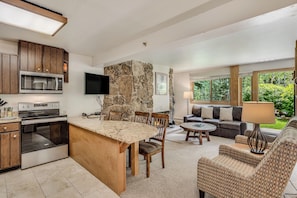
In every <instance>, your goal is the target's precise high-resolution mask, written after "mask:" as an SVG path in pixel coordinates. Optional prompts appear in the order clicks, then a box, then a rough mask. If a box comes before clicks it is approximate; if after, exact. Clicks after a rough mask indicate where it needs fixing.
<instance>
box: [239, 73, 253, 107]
mask: <svg viewBox="0 0 297 198" xmlns="http://www.w3.org/2000/svg"><path fill="white" fill-rule="evenodd" d="M251 87H252V77H251V76H243V77H242V87H241V97H242V101H251V100H252V89H251Z"/></svg>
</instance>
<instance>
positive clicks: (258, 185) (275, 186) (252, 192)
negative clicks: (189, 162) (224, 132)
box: [197, 126, 297, 198]
mask: <svg viewBox="0 0 297 198" xmlns="http://www.w3.org/2000/svg"><path fill="white" fill-rule="evenodd" d="M296 152H297V129H296V128H295V127H291V126H287V127H286V128H285V129H283V131H282V133H281V135H280V136H278V137H277V139H276V140H275V141H274V143H273V144H272V145H271V148H270V149H269V150H268V152H267V153H266V154H264V156H263V155H262V157H259V156H258V155H256V154H252V153H249V152H244V151H240V150H239V149H234V148H232V147H228V146H225V145H222V146H220V150H219V155H218V156H217V157H215V158H213V159H208V158H205V157H202V158H200V159H199V160H198V166H197V187H198V189H199V193H200V198H203V197H204V194H205V192H207V193H209V194H211V195H213V196H216V197H226V198H227V197H228V198H230V197H234V198H237V197H245V198H253V197H261V198H266V197H267V198H272V197H281V195H282V193H283V191H284V189H285V187H286V185H287V183H288V181H289V179H290V175H291V173H292V171H293V168H294V167H295V164H296V161H297V155H296Z"/></svg>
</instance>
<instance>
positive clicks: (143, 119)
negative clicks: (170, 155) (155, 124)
mask: <svg viewBox="0 0 297 198" xmlns="http://www.w3.org/2000/svg"><path fill="white" fill-rule="evenodd" d="M134 114H135V116H134V122H140V123H144V124H148V121H149V117H150V113H149V112H142V111H135V113H134Z"/></svg>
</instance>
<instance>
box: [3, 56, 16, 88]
mask: <svg viewBox="0 0 297 198" xmlns="http://www.w3.org/2000/svg"><path fill="white" fill-rule="evenodd" d="M18 73H19V69H18V57H17V55H12V54H2V53H0V94H17V93H18V92H19V75H18Z"/></svg>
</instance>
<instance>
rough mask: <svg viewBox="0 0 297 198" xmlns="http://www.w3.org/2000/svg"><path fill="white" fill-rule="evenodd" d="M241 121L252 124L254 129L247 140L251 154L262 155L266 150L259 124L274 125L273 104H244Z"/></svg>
mask: <svg viewBox="0 0 297 198" xmlns="http://www.w3.org/2000/svg"><path fill="white" fill-rule="evenodd" d="M242 120H243V121H245V122H250V123H254V129H253V131H252V132H251V133H250V134H249V136H248V139H247V143H248V145H249V147H250V149H251V152H252V153H255V154H264V150H265V149H266V148H267V140H266V138H265V136H264V135H263V134H262V133H261V130H260V124H273V123H275V115H274V104H273V103H272V102H256V101H251V102H244V103H243V106H242Z"/></svg>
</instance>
